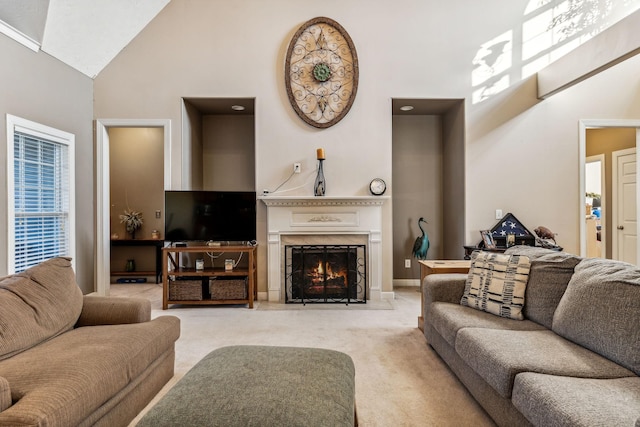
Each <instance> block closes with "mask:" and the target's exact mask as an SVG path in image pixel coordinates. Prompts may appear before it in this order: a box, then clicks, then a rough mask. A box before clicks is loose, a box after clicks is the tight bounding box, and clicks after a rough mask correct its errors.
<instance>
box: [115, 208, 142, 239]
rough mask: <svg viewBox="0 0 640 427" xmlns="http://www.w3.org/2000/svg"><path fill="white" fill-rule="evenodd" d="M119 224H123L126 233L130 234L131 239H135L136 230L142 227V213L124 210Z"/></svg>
mask: <svg viewBox="0 0 640 427" xmlns="http://www.w3.org/2000/svg"><path fill="white" fill-rule="evenodd" d="M120 223H121V224H122V223H124V226H125V228H126V229H127V233H130V234H131V239H135V238H136V230H137V229H139V228H140V227H142V212H137V211H134V210H132V209H125V211H124V215H120Z"/></svg>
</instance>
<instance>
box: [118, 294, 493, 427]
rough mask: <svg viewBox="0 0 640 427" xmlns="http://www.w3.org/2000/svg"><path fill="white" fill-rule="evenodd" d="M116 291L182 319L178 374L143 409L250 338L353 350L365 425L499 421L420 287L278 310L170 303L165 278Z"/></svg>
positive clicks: (265, 305) (158, 312)
mask: <svg viewBox="0 0 640 427" xmlns="http://www.w3.org/2000/svg"><path fill="white" fill-rule="evenodd" d="M111 294H112V295H114V296H127V295H131V296H136V297H144V298H148V299H150V300H151V302H152V307H153V313H152V315H153V316H154V317H156V316H161V315H164V314H171V315H174V316H177V317H179V318H180V319H181V321H182V327H181V329H182V332H181V336H180V339H179V340H178V342H177V343H176V375H175V376H174V378H173V379H172V380H171V381H170V382H169V383H168V384H167V385H166V386H165V387H164V388H163V389H162V391H161V392H160V393H159V394H158V396H156V398H155V399H154V400H153V401H152V402H151V403H150V404H149V406H148V407H147V408H146V409H145V410H144V411H143V412H142V413H141V415H142V414H144V413H145V411H146V410H147V409H148V408H149V407H151V406H152V405H153V404H155V403H156V402H157V400H158V399H159V398H160V397H161V396H162V395H164V394H165V393H166V391H167V390H168V389H169V388H171V387H172V386H173V385H174V384H175V383H176V382H177V381H178V379H180V378H181V377H182V376H183V375H184V374H185V373H186V372H187V371H188V370H189V369H190V368H191V367H192V366H193V365H194V364H195V363H196V362H198V361H199V360H200V359H201V358H203V357H204V356H205V355H206V354H208V353H209V352H211V351H212V350H214V349H216V348H219V347H223V346H227V345H236V344H250V345H283V346H300V347H302V346H304V347H321V348H330V349H334V350H338V351H342V352H344V353H347V354H348V355H350V356H351V358H352V359H353V361H354V363H355V366H356V407H357V413H358V421H359V423H360V425H361V426H364V427H368V426H372V427H375V426H380V427H383V426H492V425H494V424H493V423H492V421H491V420H490V418H489V417H488V416H487V415H486V414H485V412H484V411H483V410H482V408H480V406H479V405H478V404H477V403H476V402H475V400H473V398H472V397H471V395H470V394H469V393H468V392H467V391H466V389H465V388H464V386H462V384H461V383H460V382H459V381H458V380H457V378H456V377H455V376H454V375H453V373H451V371H449V369H448V368H447V367H446V365H445V364H444V362H442V360H441V359H440V358H439V357H438V356H437V354H436V353H435V352H434V351H433V350H432V349H431V347H429V345H428V344H427V342H426V340H425V338H424V335H422V333H421V332H420V330H419V329H418V328H417V317H418V314H419V312H420V293H419V290H418V289H417V288H400V289H396V299H395V300H393V301H388V302H377V303H375V304H371V305H370V306H369V307H370V309H367V308H365V306H366V305H368V304H366V305H360V304H354V305H352V306H350V307H353V309H350V307H345V306H339V307H338V306H335V307H334V308H333V309H332V308H331V306H324V307H322V309H318V307H315V306H314V307H309V306H306V307H304V306H295V307H294V308H290V307H291V306H290V305H289V306H288V307H286V308H285V307H280V309H278V307H273V303H266V302H258V303H256V309H253V310H250V309H248V308H246V306H215V307H197V306H196V307H186V308H183V307H179V308H169V309H168V310H162V309H161V306H162V304H161V301H162V288H161V286H160V285H149V284H145V285H140V284H127V285H115V284H112V285H111ZM261 305H262V309H260V306H261ZM356 307H357V308H356ZM141 415H140V416H141ZM140 416H139V417H140ZM139 417H138V418H136V419H135V420H134V421H133V422H132V424H131V425H132V426H134V425H135V424H136V422H137V421H138V419H139Z"/></svg>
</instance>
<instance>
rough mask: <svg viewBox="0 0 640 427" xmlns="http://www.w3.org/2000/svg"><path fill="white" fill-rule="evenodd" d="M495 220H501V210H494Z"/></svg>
mask: <svg viewBox="0 0 640 427" xmlns="http://www.w3.org/2000/svg"><path fill="white" fill-rule="evenodd" d="M496 219H502V209H496Z"/></svg>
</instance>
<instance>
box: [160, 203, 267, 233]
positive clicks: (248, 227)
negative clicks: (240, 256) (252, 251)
mask: <svg viewBox="0 0 640 427" xmlns="http://www.w3.org/2000/svg"><path fill="white" fill-rule="evenodd" d="M164 215H165V216H164V235H165V240H168V241H171V242H183V241H205V242H207V241H214V242H248V241H252V240H255V239H256V193H255V192H252V191H165V193H164Z"/></svg>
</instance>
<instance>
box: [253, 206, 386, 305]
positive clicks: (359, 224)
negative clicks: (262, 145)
mask: <svg viewBox="0 0 640 427" xmlns="http://www.w3.org/2000/svg"><path fill="white" fill-rule="evenodd" d="M260 200H262V202H263V203H264V204H265V205H266V206H267V240H268V248H267V253H268V261H267V263H268V273H267V275H268V295H267V298H268V300H269V301H284V297H283V290H284V285H283V283H284V278H283V271H284V269H283V262H284V256H283V253H282V251H283V247H282V246H283V245H282V236H309V235H313V236H322V235H331V236H340V235H364V236H366V237H367V258H368V259H367V265H368V270H369V271H368V272H367V277H368V286H369V292H368V295H369V298H370V299H381V297H382V264H383V263H382V205H383V204H384V203H385V202H386V201H387V200H389V197H388V196H338V197H326V196H324V197H313V196H312V197H305V196H263V197H261V198H260Z"/></svg>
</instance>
